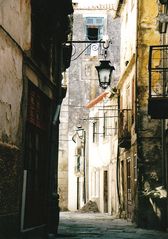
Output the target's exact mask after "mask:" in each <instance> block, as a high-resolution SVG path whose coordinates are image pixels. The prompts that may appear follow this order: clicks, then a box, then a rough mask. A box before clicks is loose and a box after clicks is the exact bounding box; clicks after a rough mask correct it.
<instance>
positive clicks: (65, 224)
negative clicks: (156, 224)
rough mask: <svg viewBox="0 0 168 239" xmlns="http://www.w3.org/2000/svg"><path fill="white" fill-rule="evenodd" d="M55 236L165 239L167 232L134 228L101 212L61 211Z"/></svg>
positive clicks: (77, 238) (92, 238) (75, 238)
mask: <svg viewBox="0 0 168 239" xmlns="http://www.w3.org/2000/svg"><path fill="white" fill-rule="evenodd" d="M57 238H60V239H61V238H63V239H68V238H72V239H73V238H74V239H94V238H101V239H134V238H135V239H158V238H159V239H167V238H168V233H167V232H160V231H155V230H144V229H140V228H136V227H135V225H133V224H132V223H130V222H127V221H126V220H121V219H114V218H113V217H112V216H109V215H107V214H101V213H91V214H88V213H78V212H77V213H72V212H62V213H61V214H60V224H59V229H58V236H57Z"/></svg>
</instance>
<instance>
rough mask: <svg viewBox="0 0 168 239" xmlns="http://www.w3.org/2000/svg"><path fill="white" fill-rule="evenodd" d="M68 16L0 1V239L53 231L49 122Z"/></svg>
mask: <svg viewBox="0 0 168 239" xmlns="http://www.w3.org/2000/svg"><path fill="white" fill-rule="evenodd" d="M72 13H73V8H72V2H71V1H61V3H59V4H56V3H55V1H52V0H51V1H45V0H43V1H34V0H28V1H27V0H22V1H15V0H11V1H10V0H5V1H0V117H1V121H0V169H1V174H0V237H1V238H6V237H9V238H11V237H13V236H15V235H16V234H19V233H28V232H33V231H34V230H36V229H37V228H41V229H42V231H43V232H44V233H54V234H55V233H56V231H57V226H58V218H59V208H58V196H57V165H58V156H57V155H58V125H59V120H58V117H56V116H57V115H58V114H57V113H59V105H60V104H61V101H62V98H63V89H62V87H61V80H62V72H63V71H65V68H66V67H67V61H68V57H65V55H63V52H64V51H63V47H62V43H63V42H65V41H66V40H67V37H68V34H70V17H69V16H70V15H71V14H72ZM64 53H65V52H64ZM55 174H56V176H55ZM53 218H54V221H53ZM55 219H56V220H55Z"/></svg>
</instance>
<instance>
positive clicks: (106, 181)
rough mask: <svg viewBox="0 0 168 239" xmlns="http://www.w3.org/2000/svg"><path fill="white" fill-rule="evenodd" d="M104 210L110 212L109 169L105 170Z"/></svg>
mask: <svg viewBox="0 0 168 239" xmlns="http://www.w3.org/2000/svg"><path fill="white" fill-rule="evenodd" d="M104 212H105V213H108V171H107V170H106V171H104Z"/></svg>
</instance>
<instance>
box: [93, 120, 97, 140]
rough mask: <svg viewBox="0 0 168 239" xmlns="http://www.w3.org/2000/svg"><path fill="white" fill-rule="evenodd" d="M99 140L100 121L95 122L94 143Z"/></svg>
mask: <svg viewBox="0 0 168 239" xmlns="http://www.w3.org/2000/svg"><path fill="white" fill-rule="evenodd" d="M97 142H98V122H97V121H96V122H93V143H97Z"/></svg>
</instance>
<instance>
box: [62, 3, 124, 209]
mask: <svg viewBox="0 0 168 239" xmlns="http://www.w3.org/2000/svg"><path fill="white" fill-rule="evenodd" d="M113 15H114V11H113V8H112V6H111V5H110V6H109V5H108V6H106V5H99V6H94V7H89V8H80V6H79V5H77V4H75V7H74V24H73V41H87V42H86V43H74V49H73V50H74V51H73V52H72V55H73V53H75V54H74V55H73V56H72V58H71V67H70V68H69V69H68V71H67V75H66V79H67V82H68V83H67V86H68V88H67V96H66V98H65V100H64V103H63V105H62V110H61V118H60V119H61V120H60V121H61V124H60V149H59V152H60V157H59V168H60V170H59V191H60V207H61V208H62V210H64V209H69V210H76V209H80V208H81V207H82V206H83V205H84V203H85V202H87V201H88V199H89V178H88V177H89V168H88V167H89V155H88V147H89V141H88V140H89V137H90V136H89V127H90V121H89V120H88V119H89V110H88V109H85V108H84V106H85V105H86V104H87V103H88V102H89V101H90V100H92V99H94V98H95V97H96V96H98V95H99V94H100V93H101V91H102V89H101V88H100V87H99V82H98V75H97V72H96V68H95V66H96V65H99V60H100V59H103V58H104V48H103V44H102V43H101V44H100V43H94V44H91V45H90V43H89V41H93V40H94V41H100V40H104V39H105V38H106V37H107V35H108V37H109V39H110V40H111V44H110V45H109V49H108V55H107V58H108V59H110V61H111V63H112V65H114V67H115V69H116V70H115V71H114V76H113V83H112V84H113V85H116V83H117V80H118V77H119V72H120V66H119V51H120V50H119V49H120V46H119V43H120V20H119V19H113ZM85 48H86V49H85ZM84 49H85V50H84ZM83 50H84V51H83ZM82 51H83V53H82V54H81V55H80V53H81V52H82ZM79 55H80V56H79ZM78 56H79V57H78ZM78 125H81V126H82V127H83V128H84V130H85V137H86V138H85V155H84V157H85V158H84V159H83V156H82V160H84V165H85V169H84V172H83V171H81V172H80V173H77V174H76V172H75V169H76V168H77V167H76V166H77V161H76V160H77V157H76V155H75V152H76V150H75V148H76V147H77V145H76V144H75V143H74V142H73V141H72V137H73V135H74V134H75V132H76V129H77V126H78ZM67 189H68V191H67Z"/></svg>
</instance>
